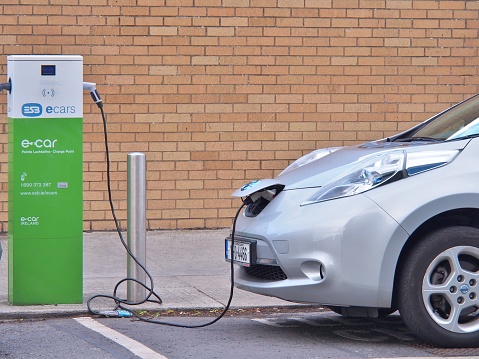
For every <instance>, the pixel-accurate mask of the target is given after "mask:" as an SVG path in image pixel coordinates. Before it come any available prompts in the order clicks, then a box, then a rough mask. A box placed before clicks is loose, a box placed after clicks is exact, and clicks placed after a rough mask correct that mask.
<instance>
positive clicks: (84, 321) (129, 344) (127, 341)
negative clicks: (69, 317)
mask: <svg viewBox="0 0 479 359" xmlns="http://www.w3.org/2000/svg"><path fill="white" fill-rule="evenodd" d="M75 321H77V322H78V323H79V324H81V325H83V326H84V327H86V328H88V329H91V330H93V331H95V332H97V333H99V334H101V335H103V336H104V337H106V338H108V339H110V340H113V341H114V342H115V343H117V344H119V345H121V346H122V347H124V348H126V349H128V350H129V351H131V352H132V353H133V354H135V355H137V356H139V357H140V358H142V359H168V358H167V357H165V356H163V355H161V354H159V353H157V352H155V351H153V350H151V349H150V348H148V347H147V346H145V345H143V344H141V343H140V342H137V341H136V340H134V339H131V338H129V337H127V336H126V335H123V334H121V333H119V332H117V331H116V330H113V329H111V328H109V327H107V326H105V325H103V324H101V323H99V322H97V321H96V320H94V319H93V318H90V317H81V318H75Z"/></svg>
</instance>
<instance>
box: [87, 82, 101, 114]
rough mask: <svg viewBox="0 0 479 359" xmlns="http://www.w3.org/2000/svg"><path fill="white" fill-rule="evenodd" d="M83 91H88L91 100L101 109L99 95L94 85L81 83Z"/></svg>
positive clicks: (92, 83)
mask: <svg viewBox="0 0 479 359" xmlns="http://www.w3.org/2000/svg"><path fill="white" fill-rule="evenodd" d="M83 90H87V91H90V95H91V98H92V99H93V102H95V103H96V105H97V106H98V108H102V107H103V102H102V101H101V97H100V94H99V93H98V91H97V90H96V83H94V82H83Z"/></svg>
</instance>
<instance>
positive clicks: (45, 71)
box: [42, 65, 56, 76]
mask: <svg viewBox="0 0 479 359" xmlns="http://www.w3.org/2000/svg"><path fill="white" fill-rule="evenodd" d="M55 74H56V66H55V65H42V76H55Z"/></svg>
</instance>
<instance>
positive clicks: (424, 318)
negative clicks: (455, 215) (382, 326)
mask: <svg viewBox="0 0 479 359" xmlns="http://www.w3.org/2000/svg"><path fill="white" fill-rule="evenodd" d="M398 304H399V311H400V313H401V317H402V319H403V321H404V322H405V323H406V325H407V326H408V327H409V329H410V330H411V331H412V332H413V333H415V334H416V335H417V336H418V337H419V338H421V339H422V340H424V341H426V342H428V343H430V344H435V345H439V346H443V347H477V346H479V229H476V228H471V227H459V226H457V227H448V228H443V229H439V230H437V231H435V232H433V233H431V234H429V235H428V236H426V237H424V238H423V239H422V240H421V241H420V242H418V243H417V245H415V246H414V248H412V250H411V251H410V254H409V256H408V257H407V258H406V260H405V263H404V265H403V267H402V270H401V272H400V278H399V303H398Z"/></svg>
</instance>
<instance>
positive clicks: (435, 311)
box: [225, 95, 479, 347]
mask: <svg viewBox="0 0 479 359" xmlns="http://www.w3.org/2000/svg"><path fill="white" fill-rule="evenodd" d="M478 137H479V95H475V96H473V97H471V98H469V99H467V100H465V101H463V102H461V103H459V104H456V105H454V106H452V107H450V108H448V109H446V110H445V111H443V112H441V113H439V114H437V115H435V116H433V117H432V118H430V119H428V120H426V121H424V122H423V123H421V124H419V125H416V126H414V127H412V128H411V129H409V130H407V131H405V132H402V133H400V134H397V135H394V136H392V137H388V138H384V139H380V140H377V141H373V142H368V143H363V144H360V145H355V146H350V147H335V148H327V149H319V150H316V151H314V152H311V153H309V154H307V155H305V156H303V157H301V158H300V159H298V160H296V161H295V162H293V163H292V164H291V165H289V166H288V167H287V168H286V169H285V170H284V171H282V172H281V173H280V174H279V175H278V176H277V177H276V178H274V179H262V180H256V181H253V182H251V183H248V184H246V185H244V186H243V187H241V188H240V189H238V190H237V191H235V192H234V193H233V194H232V195H233V196H234V197H240V198H241V199H242V200H243V205H244V206H245V207H244V211H242V212H241V213H240V214H239V216H238V218H237V219H236V222H235V223H234V225H233V229H234V233H233V236H231V235H230V237H228V238H226V240H225V256H226V260H228V261H230V260H233V262H235V263H236V264H238V265H239V267H238V269H237V270H236V271H235V285H236V286H237V287H238V288H240V289H243V290H247V291H251V292H254V293H258V294H262V295H267V296H273V297H278V298H282V299H284V300H288V301H293V302H301V303H317V304H320V305H324V306H327V307H330V308H331V309H332V310H334V311H335V312H337V313H340V314H342V315H344V316H363V317H378V316H383V315H388V314H391V313H393V312H395V311H396V310H397V309H398V310H399V312H400V314H401V316H402V319H403V321H404V322H405V323H406V325H407V326H408V327H409V328H410V330H411V331H412V332H413V333H415V334H416V335H417V336H418V337H419V338H421V339H422V340H424V341H426V342H428V343H431V344H434V345H440V346H445V347H474V346H479V138H478ZM232 249H233V250H232Z"/></svg>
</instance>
